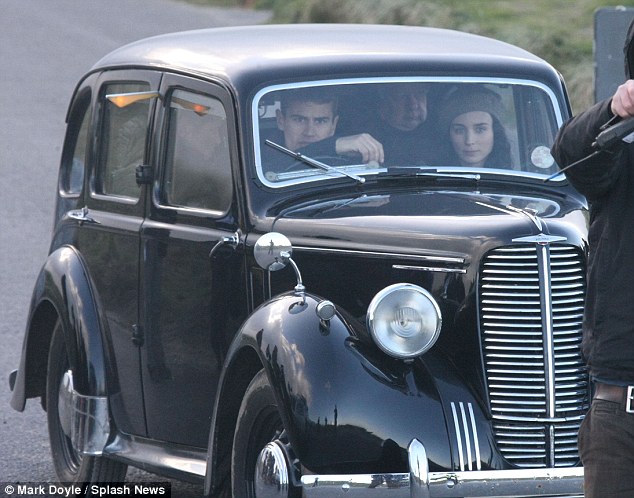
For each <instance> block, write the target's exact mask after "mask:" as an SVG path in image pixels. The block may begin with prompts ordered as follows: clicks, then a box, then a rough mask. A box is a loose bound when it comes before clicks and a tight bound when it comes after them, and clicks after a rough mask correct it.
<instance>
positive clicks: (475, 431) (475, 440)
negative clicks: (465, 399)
mask: <svg viewBox="0 0 634 498" xmlns="http://www.w3.org/2000/svg"><path fill="white" fill-rule="evenodd" d="M469 417H470V419H471V432H472V434H473V446H474V448H475V454H476V455H475V458H476V465H477V470H482V461H481V456H480V438H479V437H478V429H477V427H476V419H475V415H474V414H473V405H472V404H471V403H469Z"/></svg>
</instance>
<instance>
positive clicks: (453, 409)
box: [451, 401, 464, 470]
mask: <svg viewBox="0 0 634 498" xmlns="http://www.w3.org/2000/svg"><path fill="white" fill-rule="evenodd" d="M451 414H452V415H453V426H454V428H455V430H456V442H457V443H458V459H459V461H460V470H464V453H463V451H462V434H461V432H460V424H459V423H458V414H457V413H456V404H455V403H454V402H453V401H452V402H451Z"/></svg>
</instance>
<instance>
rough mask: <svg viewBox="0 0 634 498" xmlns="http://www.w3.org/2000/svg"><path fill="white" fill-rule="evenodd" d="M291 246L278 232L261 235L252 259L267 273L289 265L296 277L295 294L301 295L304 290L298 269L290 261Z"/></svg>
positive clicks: (284, 236)
mask: <svg viewBox="0 0 634 498" xmlns="http://www.w3.org/2000/svg"><path fill="white" fill-rule="evenodd" d="M292 254H293V245H292V244H291V241H290V240H288V237H286V235H284V234H281V233H278V232H269V233H266V234H264V235H262V236H261V237H260V238H259V239H258V240H257V241H256V242H255V246H254V247H253V257H254V258H255V261H256V262H257V263H258V265H260V267H261V268H263V269H265V270H268V271H278V270H281V269H283V268H286V265H288V264H290V265H291V266H292V267H293V270H294V271H295V275H296V277H297V285H296V286H295V292H296V293H297V294H301V295H303V294H304V292H305V290H306V288H305V287H304V284H303V283H302V276H301V274H300V273H299V268H298V267H297V265H296V264H295V261H293V260H292V258H291V255H292Z"/></svg>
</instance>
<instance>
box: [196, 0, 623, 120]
mask: <svg viewBox="0 0 634 498" xmlns="http://www.w3.org/2000/svg"><path fill="white" fill-rule="evenodd" d="M196 1H198V2H200V3H205V2H208V3H213V4H215V5H224V6H241V7H246V8H259V9H267V10H271V11H272V13H273V17H272V19H271V22H277V23H297V22H339V23H344V22H351V23H380V24H408V25H420V26H434V27H438V28H450V29H457V30H461V31H467V32H471V33H477V34H481V35H485V36H491V37H493V38H498V39H500V40H503V41H506V42H509V43H512V44H514V45H518V46H520V47H522V48H524V49H526V50H529V51H530V52H533V53H535V54H537V55H538V56H540V57H542V58H543V59H545V60H547V61H548V62H550V63H551V64H552V65H553V66H555V67H556V68H557V69H558V70H559V71H560V72H561V73H562V74H563V76H564V78H565V80H566V84H567V86H568V90H569V92H570V96H571V102H572V106H573V109H574V111H575V112H578V111H579V110H581V109H583V108H585V107H587V106H588V105H590V104H591V103H592V101H593V88H594V62H593V23H594V12H595V11H596V9H597V8H599V7H606V6H610V5H612V6H613V5H616V4H606V3H604V2H600V1H597V0H574V1H563V0H559V1H557V0H532V1H530V2H528V1H510V0H196ZM618 5H623V6H626V7H634V0H627V1H622V2H620V3H618Z"/></svg>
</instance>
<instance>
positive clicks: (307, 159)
mask: <svg viewBox="0 0 634 498" xmlns="http://www.w3.org/2000/svg"><path fill="white" fill-rule="evenodd" d="M265 142H266V145H270V146H271V147H273V148H274V149H277V150H279V151H281V152H283V153H284V154H288V155H289V156H291V157H294V158H295V159H297V160H298V161H301V162H303V163H304V164H308V165H309V166H313V167H314V168H320V169H323V170H324V171H328V172H329V173H338V174H340V175H344V176H347V177H348V178H352V179H353V180H355V181H357V182H359V183H365V178H363V177H362V176H357V175H355V174H352V173H348V172H347V171H343V170H340V169H337V168H334V167H332V166H329V165H327V164H324V163H322V162H321V161H317V159H313V158H312V157H308V156H305V155H304V154H302V153H301V152H295V151H292V150H290V149H287V148H286V147H284V146H282V145H280V144H278V143H275V142H273V141H271V140H266V141H265Z"/></svg>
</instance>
